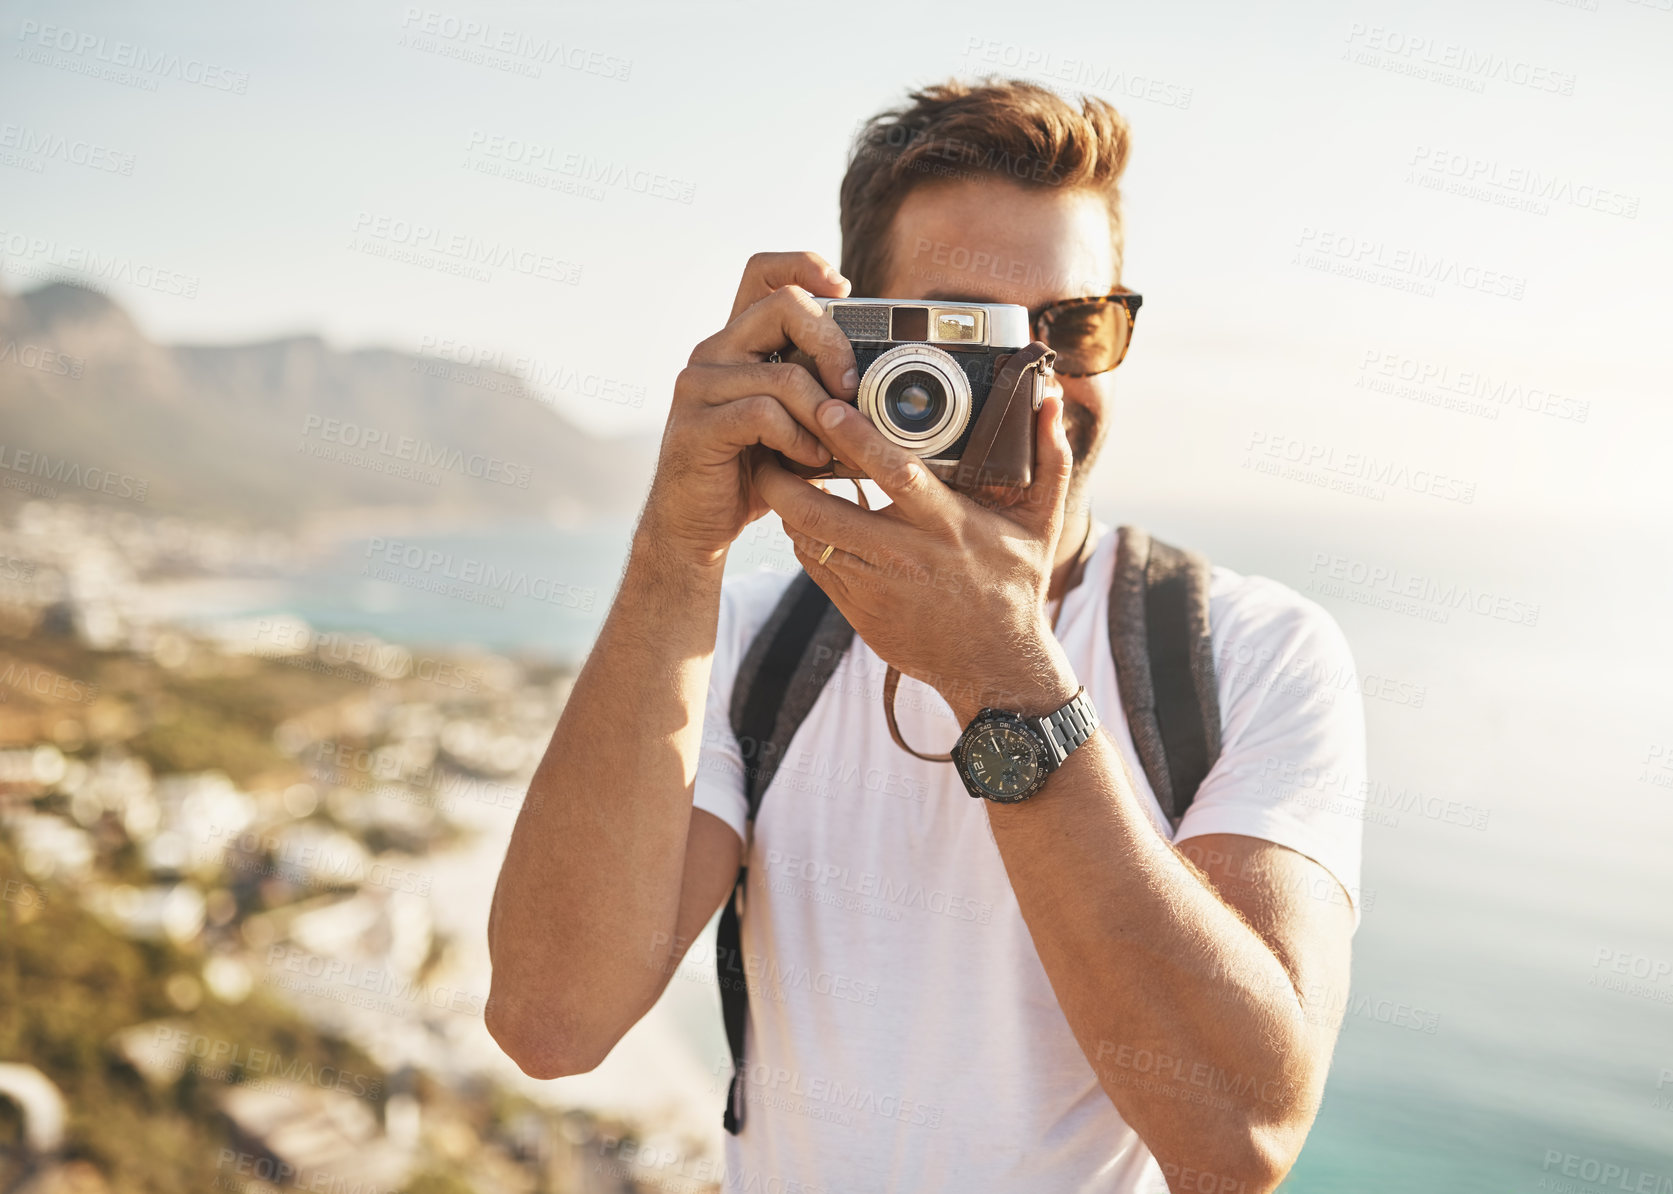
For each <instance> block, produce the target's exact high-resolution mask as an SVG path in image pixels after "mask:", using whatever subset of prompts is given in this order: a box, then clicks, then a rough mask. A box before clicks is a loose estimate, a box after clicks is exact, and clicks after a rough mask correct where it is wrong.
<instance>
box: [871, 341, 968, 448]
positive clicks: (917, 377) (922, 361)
mask: <svg viewBox="0 0 1673 1194" xmlns="http://www.w3.org/2000/svg"><path fill="white" fill-rule="evenodd" d="M859 406H860V413H861V414H863V415H865V417H866V418H868V419H870V420H871V422H872V426H874V427H876V428H877V430H879V431H881V432H882V433H883V437H884V438H885V439H887V440H889V441H890V442H891V443H895V444H899V445H900V446H901V447H903V448H906V449H908V450H910V451H912V452H916V453H917V454H918V455H919V456H922V457H923V458H924V459H925V460H933V459H936V458H938V457H939V456H940V454H941V453H942V452H945V451H946V450H947V449H948V448H950V447H952V446H953V445H954V444H955V443H957V442H958V439H959V436H961V435H963V434H964V429H965V428H966V427H967V426H968V425H969V423H970V412H971V398H970V378H969V377H968V376H966V374H965V372H964V369H963V368H962V367H961V366H960V365H959V363H958V362H957V361H956V360H954V359H953V357H952V356H951V355H950V354H949V353H947V352H945V351H943V350H942V349H939V348H935V347H933V346H931V345H928V344H897V345H895V346H894V347H893V348H891V349H888V350H887V351H885V352H884V353H883V354H882V355H881V356H879V357H878V358H877V359H876V360H875V361H873V362H872V363H871V365H870V367H868V368H867V369H866V371H865V372H864V373H863V374H862V375H861V376H860V393H859Z"/></svg>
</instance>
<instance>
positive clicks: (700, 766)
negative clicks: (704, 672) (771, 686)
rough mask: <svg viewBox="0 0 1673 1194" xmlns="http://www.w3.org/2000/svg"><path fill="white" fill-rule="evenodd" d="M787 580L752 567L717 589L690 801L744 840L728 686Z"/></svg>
mask: <svg viewBox="0 0 1673 1194" xmlns="http://www.w3.org/2000/svg"><path fill="white" fill-rule="evenodd" d="M789 579H790V578H789V577H787V576H785V575H783V574H780V573H773V572H756V573H751V574H749V575H747V576H740V577H736V578H728V579H727V580H726V582H725V583H724V584H723V585H722V586H721V590H720V618H719V622H718V624H717V626H716V630H715V656H714V664H713V666H712V667H711V668H710V669H709V693H708V698H707V701H706V703H705V706H704V712H703V747H702V751H701V752H700V753H699V755H698V757H697V782H696V784H695V786H694V787H693V789H692V806H693V807H694V808H700V809H702V810H703V811H704V812H706V813H712V814H713V815H715V816H717V817H719V818H720V819H721V820H722V821H725V822H726V823H727V824H728V825H730V826H731V827H732V828H733V830H734V831H735V832H736V833H737V835H738V837H739V838H740V839H743V840H745V841H747V840H748V837H747V834H746V833H745V828H746V826H745V822H746V821H747V820H748V816H749V801H748V799H747V797H746V796H745V794H744V759H743V751H742V750H741V749H740V748H739V745H738V738H737V735H736V734H734V733H733V732H732V718H731V707H732V687H733V682H734V681H735V680H736V679H737V674H738V664H739V663H741V662H742V661H743V657H744V652H745V651H747V650H748V649H749V644H750V643H751V642H752V641H754V638H755V635H756V633H757V632H758V631H759V630H760V629H761V627H762V626H763V625H765V623H766V621H767V618H768V617H769V616H770V615H771V614H772V611H773V606H774V605H775V604H776V603H777V601H778V597H779V595H780V594H781V593H782V592H783V591H784V587H785V585H786V584H787V583H788V581H789Z"/></svg>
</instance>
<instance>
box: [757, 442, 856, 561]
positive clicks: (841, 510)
mask: <svg viewBox="0 0 1673 1194" xmlns="http://www.w3.org/2000/svg"><path fill="white" fill-rule="evenodd" d="M754 481H755V492H756V494H757V495H759V496H760V498H761V500H762V501H764V502H766V503H767V505H769V506H771V507H772V508H773V511H774V512H775V513H777V515H778V516H779V519H780V520H781V521H782V522H783V523H784V528H785V530H786V532H792V531H793V532H795V533H797V534H800V535H802V536H804V537H805V538H807V539H810V540H814V541H817V542H819V543H822V544H828V543H835V544H836V545H837V546H838V547H839V548H841V549H842V550H843V551H846V552H848V553H849V554H850V555H854V556H858V557H859V558H860V559H862V560H865V561H867V562H875V561H876V560H877V559H878V557H879V556H880V555H881V548H882V543H881V537H880V535H879V533H878V532H879V527H878V525H877V521H876V520H878V519H880V518H881V517H882V515H880V514H875V513H873V512H872V511H870V510H862V509H860V508H859V507H858V506H856V505H855V504H854V503H853V502H850V501H845V500H844V499H842V498H839V497H833V496H832V495H831V494H828V493H826V492H825V491H824V490H822V489H820V488H818V487H817V486H814V485H812V484H810V483H808V482H807V481H804V480H803V479H802V478H800V477H797V476H795V475H793V474H791V473H789V472H787V471H786V470H785V469H784V468H783V467H782V466H781V465H779V464H776V463H775V462H773V461H772V460H768V459H762V460H758V461H756V464H755V473H754Z"/></svg>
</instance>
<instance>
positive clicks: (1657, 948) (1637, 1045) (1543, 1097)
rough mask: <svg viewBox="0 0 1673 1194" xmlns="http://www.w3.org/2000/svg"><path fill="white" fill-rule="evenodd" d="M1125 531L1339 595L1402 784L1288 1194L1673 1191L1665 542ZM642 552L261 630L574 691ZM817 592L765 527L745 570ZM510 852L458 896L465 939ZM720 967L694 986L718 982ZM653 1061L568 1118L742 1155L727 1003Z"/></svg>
mask: <svg viewBox="0 0 1673 1194" xmlns="http://www.w3.org/2000/svg"><path fill="white" fill-rule="evenodd" d="M1123 513H1125V514H1126V515H1127V518H1128V519H1130V520H1132V521H1138V522H1141V523H1143V524H1144V525H1147V526H1149V527H1150V528H1151V529H1153V530H1155V531H1157V532H1158V533H1159V534H1163V535H1164V536H1165V537H1167V538H1169V539H1171V540H1173V541H1175V542H1180V543H1184V544H1187V545H1190V546H1193V547H1196V548H1199V549H1201V550H1203V551H1205V553H1206V554H1208V555H1210V557H1211V558H1213V559H1215V560H1217V561H1221V562H1224V563H1226V564H1228V565H1230V566H1233V567H1236V568H1237V569H1238V570H1239V571H1243V572H1255V573H1261V574H1264V575H1268V576H1272V577H1275V578H1276V579H1279V580H1282V581H1284V582H1285V583H1288V584H1291V585H1292V586H1294V587H1296V588H1297V589H1300V590H1301V591H1303V592H1304V593H1307V594H1308V595H1309V596H1312V597H1314V598H1315V599H1316V600H1318V601H1319V602H1320V603H1321V604H1323V605H1324V606H1325V607H1326V608H1327V609H1329V610H1330V611H1331V612H1332V614H1334V615H1335V616H1336V618H1337V619H1338V621H1339V622H1340V623H1341V625H1342V626H1343V629H1344V631H1345V632H1346V633H1347V635H1348V638H1349V641H1350V642H1351V643H1352V644H1353V647H1354V652H1355V657H1356V660H1357V662H1358V665H1359V671H1360V677H1361V682H1362V688H1363V689H1364V691H1365V692H1366V700H1365V709H1366V718H1367V726H1368V730H1369V738H1370V751H1371V769H1372V775H1373V778H1374V783H1375V784H1376V785H1378V786H1377V788H1376V792H1375V794H1374V797H1373V802H1372V809H1373V812H1372V814H1371V815H1369V816H1368V817H1367V822H1366V825H1365V873H1364V878H1363V885H1364V904H1365V907H1364V919H1363V923H1362V925H1361V928H1360V930H1359V933H1358V935H1357V937H1356V939H1355V943H1354V945H1355V951H1354V954H1355V956H1354V984H1353V993H1352V995H1351V997H1350V999H1349V1002H1348V1005H1347V1008H1346V1019H1345V1022H1344V1025H1343V1029H1342V1034H1341V1039H1340V1043H1339V1045H1338V1048H1337V1052H1336V1059H1335V1064H1334V1066H1333V1069H1332V1071H1331V1077H1330V1082H1329V1086H1328V1088H1327V1090H1326V1093H1325V1099H1324V1105H1323V1108H1322V1110H1321V1111H1320V1114H1319V1118H1318V1121H1317V1124H1316V1126H1315V1127H1314V1129H1313V1132H1312V1135H1311V1137H1310V1139H1309V1142H1308V1145H1307V1148H1306V1151H1305V1152H1304V1153H1303V1155H1302V1158H1301V1161H1300V1163H1299V1164H1298V1165H1297V1166H1296V1169H1295V1171H1294V1173H1293V1174H1292V1176H1291V1177H1290V1178H1289V1180H1288V1181H1287V1182H1286V1183H1285V1185H1284V1187H1283V1189H1284V1190H1286V1191H1293V1192H1296V1194H1325V1192H1330V1194H1338V1192H1342V1191H1354V1192H1359V1194H1409V1192H1411V1191H1447V1192H1458V1194H1463V1192H1478V1191H1479V1192H1481V1194H1513V1192H1521V1191H1577V1192H1585V1194H1590V1192H1594V1191H1596V1192H1601V1191H1604V1190H1634V1191H1639V1190H1642V1191H1657V1192H1660V1194H1670V1192H1673V698H1670V696H1669V686H1668V676H1669V664H1670V663H1673V633H1670V632H1669V630H1668V628H1666V627H1665V626H1662V625H1659V624H1658V623H1657V622H1656V617H1657V615H1660V614H1662V613H1663V612H1664V611H1666V610H1667V609H1668V597H1669V595H1670V594H1673V586H1670V585H1669V583H1668V582H1669V576H1670V572H1673V570H1670V566H1669V563H1668V561H1667V560H1665V559H1664V558H1662V557H1661V556H1659V555H1657V553H1656V552H1655V551H1654V550H1652V549H1650V547H1649V545H1650V544H1651V543H1653V542H1655V540H1654V539H1651V538H1649V537H1648V536H1647V535H1646V534H1645V533H1641V532H1638V531H1634V530H1633V529H1630V528H1624V527H1615V528H1613V529H1612V530H1611V531H1610V532H1609V533H1608V534H1606V535H1599V534H1598V533H1596V532H1594V531H1593V530H1592V529H1590V528H1586V527H1573V526H1567V527H1565V526H1559V525H1553V524H1551V523H1548V522H1541V521H1540V520H1538V519H1533V518H1529V519H1527V520H1524V521H1521V522H1517V523H1514V524H1510V525H1499V526H1492V525H1482V526H1478V527H1477V528H1476V529H1474V530H1472V531H1468V532H1463V531H1461V530H1460V527H1459V525H1456V524H1448V523H1441V522H1422V521H1413V520H1409V519H1408V520H1405V521H1402V522H1398V523H1395V522H1390V521H1386V520H1385V521H1377V522H1373V521H1368V520H1367V519H1366V518H1365V517H1364V516H1357V515H1356V516H1355V518H1354V519H1353V520H1346V521H1342V522H1340V523H1327V522H1321V521H1320V520H1319V519H1318V518H1317V517H1316V516H1312V515H1308V516H1306V517H1302V516H1299V515H1291V516H1281V515H1270V516H1261V517H1255V516H1252V515H1248V514H1244V515H1240V516H1239V519H1227V518H1226V517H1225V516H1224V515H1222V514H1219V513H1217V512H1212V511H1191V510H1182V509H1177V508H1171V509H1169V508H1158V509H1143V508H1140V509H1137V510H1134V511H1124V512H1123ZM1109 521H1112V522H1113V521H1117V520H1116V519H1114V518H1110V519H1109ZM1577 532H1578V533H1577ZM627 537H628V527H627V525H626V524H619V525H610V526H599V527H594V528H590V529H587V530H584V531H560V530H554V529H551V528H547V527H534V526H531V527H524V528H512V529H502V530H496V531H492V532H484V533H473V534H452V535H438V536H429V537H416V536H412V537H408V538H407V539H405V540H403V541H401V543H400V550H398V551H396V552H395V553H394V554H393V555H391V554H390V549H389V545H388V543H387V542H383V543H380V544H378V545H376V546H372V545H370V543H369V541H366V540H361V541H357V542H355V543H350V544H346V545H344V546H343V547H342V548H341V549H340V550H339V551H338V552H336V553H334V554H332V555H331V556H330V557H328V558H324V559H321V560H320V561H318V563H317V564H315V565H314V566H313V567H311V568H309V569H308V570H307V571H306V572H304V573H302V574H299V575H297V576H296V577H294V578H293V579H292V580H291V581H290V582H289V583H288V585H287V587H286V590H285V591H284V592H282V593H279V594H276V595H269V597H268V598H267V599H265V600H264V601H263V602H262V603H261V604H260V605H259V606H255V607H251V608H247V609H243V610H239V611H237V612H239V613H242V614H250V615H255V614H268V613H275V612H280V611H283V612H289V613H293V614H296V615H299V616H301V617H303V618H306V619H307V620H308V621H309V622H311V623H313V624H314V625H315V626H317V627H319V628H321V629H329V630H361V631H370V632H372V633H376V634H378V635H380V636H382V637H383V638H386V639H389V640H394V641H401V642H407V643H411V644H415V645H416V644H433V645H437V646H476V647H486V648H489V649H493V650H498V651H505V652H514V653H523V654H529V655H537V656H541V657H545V658H550V659H558V660H565V661H569V662H576V661H578V660H580V659H581V658H582V657H583V656H584V654H585V651H586V650H587V647H588V644H589V643H590V642H591V639H592V636H593V635H594V634H595V633H596V631H597V628H598V626H599V624H600V622H601V620H602V618H603V615H604V613H605V611H606V610H607V608H608V605H609V602H610V600H611V597H612V596H613V594H614V591H615V587H616V584H617V582H618V579H619V577H620V572H621V566H622V563H623V560H624V558H625V551H626V546H627ZM1663 546H1665V544H1663ZM1598 561H1608V566H1607V567H1596V566H1595V565H1596V564H1597V562H1598ZM793 566H794V561H793V558H792V557H791V556H790V555H789V552H788V549H787V547H786V546H785V544H784V542H783V540H782V538H781V537H780V536H779V535H778V533H777V531H776V529H775V528H774V527H773V526H772V525H771V524H770V523H763V524H758V525H757V526H756V527H753V528H751V529H750V530H749V531H748V532H746V534H745V536H744V538H743V539H742V540H741V541H740V543H739V545H738V547H737V548H736V549H735V550H734V555H733V560H732V563H731V567H732V568H734V569H753V568H758V567H774V568H779V569H787V568H790V567H793ZM368 568H371V569H373V570H375V571H376V575H369V574H368ZM471 577H474V578H476V579H475V581H474V582H473V581H472V580H470V579H469V578H471ZM485 578H487V579H486V580H485ZM450 586H451V587H450ZM438 589H441V590H444V591H436V590H438ZM223 612H228V611H223ZM506 832H509V824H508V823H506V824H503V825H502V824H496V826H495V827H494V828H493V829H492V830H491V831H490V833H489V837H490V838H495V837H496V835H497V840H484V841H483V842H482V843H481V847H480V849H479V850H473V851H472V855H473V857H474V858H475V859H476V860H477V862H476V864H475V865H473V866H472V867H470V868H468V869H467V871H466V872H462V873H463V874H465V876H466V877H464V878H461V880H460V882H461V883H463V884H465V885H466V887H468V888H469V889H470V890H469V891H468V892H467V891H461V893H460V894H461V896H462V897H464V898H462V900H461V904H460V909H462V910H460V911H458V916H459V917H462V918H464V919H465V920H467V921H468V919H469V918H470V917H473V916H476V915H478V913H477V912H476V911H474V909H476V908H485V907H486V899H487V893H488V892H489V891H491V886H492V882H493V874H492V871H493V867H492V865H491V862H492V860H493V859H495V858H497V856H498V854H499V852H500V851H501V850H502V849H503V834H504V833H506ZM463 909H471V910H470V911H465V910H463ZM703 950H704V946H703V945H701V944H700V945H699V946H698V947H697V948H696V949H695V950H694V951H693V954H692V955H691V959H690V960H688V962H687V964H686V970H687V971H689V972H690V975H689V976H690V977H693V978H696V979H698V980H700V979H701V975H702V972H703V969H704V964H705V962H706V957H707V955H706V954H705V953H704V952H703ZM635 1034H637V1035H635ZM635 1034H630V1038H629V1040H628V1041H625V1042H624V1043H623V1045H622V1046H621V1047H619V1048H618V1050H617V1051H616V1053H614V1054H612V1056H611V1059H610V1060H609V1061H607V1062H606V1063H605V1066H604V1067H601V1070H600V1072H599V1073H598V1074H597V1075H593V1076H588V1077H584V1078H579V1079H570V1080H565V1081H564V1083H559V1084H558V1089H559V1091H560V1093H561V1092H562V1091H564V1090H571V1091H573V1092H575V1094H576V1097H580V1098H595V1097H596V1098H599V1099H604V1100H606V1101H608V1100H609V1099H611V1098H618V1099H621V1100H629V1099H631V1100H632V1101H634V1103H635V1105H639V1106H655V1105H668V1104H669V1103H670V1102H683V1103H690V1102H692V1101H693V1100H695V1101H698V1102H701V1103H703V1104H704V1105H703V1106H701V1107H700V1108H699V1109H698V1110H699V1112H700V1114H698V1116H697V1118H698V1119H699V1120H700V1121H701V1122H706V1123H712V1124H714V1125H716V1128H717V1130H718V1120H719V1106H720V1098H721V1095H720V1087H719V1084H717V1083H715V1082H713V1081H712V1080H711V1081H709V1082H708V1083H706V1084H704V1083H700V1082H698V1081H697V1080H696V1079H697V1077H700V1076H702V1075H708V1076H710V1077H711V1079H712V1076H713V1074H714V1073H715V1069H716V1066H717V1065H720V1064H722V1062H723V1058H724V1046H723V1038H722V1036H721V1034H720V1027H719V1013H718V1002H717V1001H716V1000H715V998H714V991H713V987H712V983H711V984H709V985H704V984H703V982H701V981H692V982H682V981H678V980H676V981H675V982H673V983H672V984H670V991H669V993H668V995H666V996H665V997H664V1000H663V1002H662V1004H660V1005H659V1007H658V1009H657V1010H656V1011H655V1012H653V1014H652V1016H651V1017H648V1018H647V1024H646V1025H641V1028H640V1029H636V1030H635ZM672 1050H684V1051H686V1055H685V1056H680V1057H675V1056H673V1055H672V1054H671V1052H670V1051H672ZM566 1083H567V1084H568V1085H567V1086H566V1085H565V1084H566ZM659 1091H660V1094H659V1093H658V1092H659ZM688 1109H689V1108H688ZM705 1117H706V1118H705Z"/></svg>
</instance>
